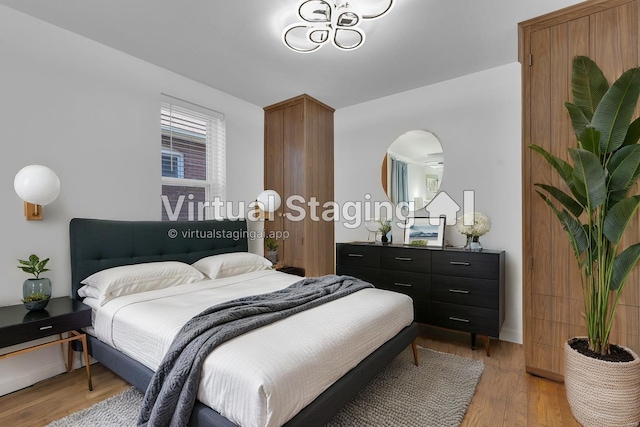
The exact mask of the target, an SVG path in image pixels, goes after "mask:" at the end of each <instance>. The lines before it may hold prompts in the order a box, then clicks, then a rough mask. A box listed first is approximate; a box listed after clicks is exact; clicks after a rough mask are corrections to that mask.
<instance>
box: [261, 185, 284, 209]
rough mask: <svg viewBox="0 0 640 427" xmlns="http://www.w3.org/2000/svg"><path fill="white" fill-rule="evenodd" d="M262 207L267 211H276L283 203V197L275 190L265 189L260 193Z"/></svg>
mask: <svg viewBox="0 0 640 427" xmlns="http://www.w3.org/2000/svg"><path fill="white" fill-rule="evenodd" d="M258 203H259V204H260V208H261V209H262V210H263V211H265V212H275V211H277V210H278V208H279V207H280V204H281V203H282V198H281V197H280V195H279V194H278V192H277V191H275V190H264V191H263V192H262V193H260V194H259V195H258Z"/></svg>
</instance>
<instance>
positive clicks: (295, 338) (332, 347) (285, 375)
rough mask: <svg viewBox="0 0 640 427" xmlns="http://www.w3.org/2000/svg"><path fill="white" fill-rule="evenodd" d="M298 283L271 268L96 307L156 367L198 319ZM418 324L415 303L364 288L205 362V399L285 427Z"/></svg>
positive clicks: (110, 335)
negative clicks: (244, 298) (232, 302)
mask: <svg viewBox="0 0 640 427" xmlns="http://www.w3.org/2000/svg"><path fill="white" fill-rule="evenodd" d="M297 280H300V278H299V277H297V276H292V275H289V274H284V273H279V272H276V271H273V270H266V271H256V272H252V273H247V274H242V275H239V276H234V277H229V278H225V279H216V280H206V281H202V282H196V283H191V284H187V285H181V286H176V287H172V288H166V289H160V290H156V291H150V292H143V293H139V294H134V295H127V296H123V297H119V298H116V299H114V300H111V301H109V302H108V303H106V304H105V305H104V306H102V307H100V306H96V307H95V308H96V314H95V323H94V328H95V333H96V335H97V337H98V338H99V339H100V340H102V341H105V342H107V343H108V344H110V345H111V346H113V347H114V348H116V349H118V350H120V351H122V352H123V353H125V354H127V355H128V356H130V357H132V358H133V359H135V360H138V361H139V362H141V363H143V364H144V365H146V366H147V367H149V368H151V369H152V370H156V369H157V367H158V366H159V364H160V362H161V360H162V357H163V355H164V354H165V353H166V351H167V350H168V349H169V347H170V345H171V342H172V340H173V338H174V336H175V335H176V333H177V332H178V331H179V330H180V328H181V326H182V325H183V324H184V323H186V322H187V321H188V320H189V319H190V318H191V317H193V316H194V315H196V314H198V313H199V312H201V311H203V310H204V309H206V308H208V307H210V306H212V305H214V304H218V303H221V302H224V301H228V300H231V299H235V298H239V297H242V296H246V295H253V294H261V293H266V292H272V291H275V290H277V289H281V288H284V287H286V286H288V285H290V284H292V283H294V282H295V281H297ZM412 321H413V305H412V302H411V299H410V298H409V297H408V296H406V295H403V294H400V293H394V292H389V291H384V290H380V289H364V290H361V291H358V292H356V293H354V294H351V295H348V296H346V297H344V298H340V299H338V300H335V301H332V302H329V303H326V304H323V305H321V306H318V307H315V308H313V309H310V310H307V311H304V312H301V313H298V314H295V315H293V316H291V317H288V318H286V319H283V320H280V321H278V322H276V323H273V324H271V325H267V326H264V327H262V328H259V329H256V330H254V331H251V332H249V333H246V334H244V335H241V336H239V337H237V338H235V339H233V340H231V341H229V342H227V343H225V344H223V345H221V346H220V347H218V348H217V349H216V350H214V351H213V352H212V353H211V354H210V355H209V356H208V357H207V359H206V361H205V364H204V367H203V372H202V380H201V383H200V388H199V391H198V399H199V400H200V401H202V402H203V403H205V404H206V405H208V406H210V407H212V408H213V409H215V410H216V411H218V412H220V413H221V414H222V415H223V416H225V417H227V418H228V419H230V420H231V421H233V422H234V423H236V424H238V425H241V426H246V427H249V426H279V425H282V424H284V423H285V422H286V421H288V420H289V419H291V418H292V417H293V416H294V415H295V414H297V413H298V412H299V411H300V410H301V409H302V408H304V407H305V406H307V405H308V404H309V403H311V402H312V401H313V400H314V399H315V398H316V397H317V396H318V395H320V394H321V393H322V392H323V391H324V390H325V389H327V388H328V387H329V386H331V385H332V384H333V383H334V382H335V381H336V380H338V379H339V378H340V377H342V376H343V375H344V374H345V373H347V372H348V371H349V370H351V369H352V368H353V367H355V366H356V365H357V364H358V363H359V362H360V361H362V360H363V359H364V358H366V357H367V356H368V355H369V354H370V353H372V352H373V351H374V350H375V349H377V348H378V347H379V346H380V345H382V344H383V343H385V342H386V341H388V340H389V339H391V338H392V337H393V336H395V335H396V334H397V333H398V332H399V331H400V330H402V329H403V328H404V327H405V326H408V325H409V324H411V322H412Z"/></svg>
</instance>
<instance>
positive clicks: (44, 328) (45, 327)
mask: <svg viewBox="0 0 640 427" xmlns="http://www.w3.org/2000/svg"><path fill="white" fill-rule="evenodd" d="M51 328H53V326H51V325H49V326H43V327H42V328H40V330H41V331H44V330H47V329H51Z"/></svg>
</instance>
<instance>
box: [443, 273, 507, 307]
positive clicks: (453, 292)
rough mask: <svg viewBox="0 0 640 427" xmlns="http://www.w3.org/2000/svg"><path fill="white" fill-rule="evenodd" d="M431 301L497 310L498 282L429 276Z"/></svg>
mask: <svg viewBox="0 0 640 427" xmlns="http://www.w3.org/2000/svg"><path fill="white" fill-rule="evenodd" d="M431 299H432V300H434V301H439V302H448V303H452V304H460V305H470V306H475V307H485V308H492V309H498V308H499V303H500V300H499V282H498V281H497V280H488V279H473V278H470V277H454V276H440V275H437V274H433V275H432V276H431Z"/></svg>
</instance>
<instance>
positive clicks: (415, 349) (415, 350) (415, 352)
mask: <svg viewBox="0 0 640 427" xmlns="http://www.w3.org/2000/svg"><path fill="white" fill-rule="evenodd" d="M411 349H412V350H413V363H414V364H415V365H416V366H420V365H418V346H416V342H415V340H413V341H411Z"/></svg>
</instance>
